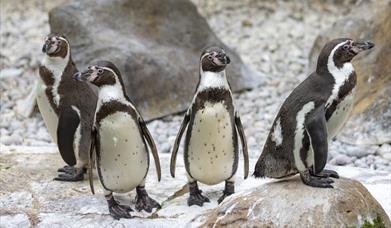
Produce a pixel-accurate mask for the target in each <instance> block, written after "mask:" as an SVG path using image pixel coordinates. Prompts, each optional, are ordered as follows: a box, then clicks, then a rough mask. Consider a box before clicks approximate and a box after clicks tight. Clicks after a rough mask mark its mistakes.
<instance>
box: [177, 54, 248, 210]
mask: <svg viewBox="0 0 391 228" xmlns="http://www.w3.org/2000/svg"><path fill="white" fill-rule="evenodd" d="M229 63H230V58H229V56H227V55H226V53H225V51H224V49H222V48H220V47H209V48H206V49H204V50H203V52H202V54H201V58H200V68H199V81H198V85H197V88H196V92H195V95H194V97H193V100H192V103H191V105H190V107H189V108H188V110H187V112H186V114H185V116H184V119H183V121H182V124H181V126H180V129H179V132H178V134H177V137H176V140H175V143H174V146H173V149H172V154H171V163H170V172H171V176H172V177H175V164H176V157H177V153H178V147H179V144H180V142H181V138H182V135H183V133H184V131H185V129H186V127H187V132H186V137H185V145H184V161H185V167H186V172H187V178H188V186H189V192H190V196H189V198H188V200H187V204H188V206H192V205H198V206H203V204H204V203H205V202H210V200H209V199H208V198H207V197H205V196H203V195H202V194H201V193H202V191H201V190H200V189H199V188H198V185H197V181H199V182H201V183H204V184H207V185H215V184H218V183H220V182H222V181H225V189H224V191H223V194H222V196H221V197H220V198H219V199H218V203H221V202H222V201H223V200H224V199H225V198H226V197H227V196H229V195H231V194H233V193H234V183H235V173H236V171H237V167H238V160H239V148H238V136H237V133H239V136H240V139H241V143H242V150H243V156H244V178H245V179H246V178H247V176H248V151H247V142H246V137H245V134H244V130H243V126H242V122H241V120H240V116H239V114H238V112H237V111H236V110H235V106H234V102H233V98H232V92H231V86H230V84H229V83H228V80H227V77H226V72H225V68H226V66H227V64H229ZM211 171H212V172H211Z"/></svg>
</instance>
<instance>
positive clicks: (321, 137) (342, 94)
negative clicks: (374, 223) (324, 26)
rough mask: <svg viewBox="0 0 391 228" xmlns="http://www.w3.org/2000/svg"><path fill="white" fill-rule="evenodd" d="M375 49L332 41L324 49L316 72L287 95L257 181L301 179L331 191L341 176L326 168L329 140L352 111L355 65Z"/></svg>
mask: <svg viewBox="0 0 391 228" xmlns="http://www.w3.org/2000/svg"><path fill="white" fill-rule="evenodd" d="M372 47H374V44H373V43H371V42H358V41H353V40H352V39H348V38H340V39H334V40H331V41H329V42H328V43H326V45H325V46H324V47H323V49H322V50H321V52H320V54H319V57H318V62H317V67H316V71H315V72H313V73H312V74H310V75H309V76H308V77H307V78H306V79H305V80H304V81H303V82H302V83H301V84H299V85H298V86H297V87H296V88H295V89H294V90H293V92H292V93H291V94H290V95H289V96H288V98H287V99H286V100H285V101H284V103H283V105H282V106H281V108H280V110H279V112H278V114H277V117H276V118H275V120H274V122H273V125H272V127H271V130H270V132H269V135H268V137H267V140H266V143H265V146H264V148H263V151H262V153H261V155H260V157H259V159H258V161H257V163H256V165H255V169H254V170H255V171H254V174H253V175H254V176H255V177H271V178H284V177H287V176H291V175H295V174H297V173H299V174H300V177H301V180H302V182H303V183H304V184H306V185H309V186H312V187H319V188H332V187H333V186H332V183H333V182H334V181H333V180H332V179H331V178H339V175H338V173H337V172H335V171H332V170H326V169H324V167H325V165H326V162H327V153H328V141H329V140H330V139H332V138H334V137H335V136H336V134H337V133H338V132H339V131H340V130H341V128H342V127H343V125H344V124H345V122H346V121H347V119H348V117H349V114H350V113H351V111H352V108H353V102H354V92H355V87H356V73H355V71H354V68H353V65H352V63H351V60H352V59H353V58H354V57H355V56H356V55H357V54H358V53H360V52H362V51H364V50H368V49H371V48H372Z"/></svg>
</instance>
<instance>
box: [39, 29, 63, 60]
mask: <svg viewBox="0 0 391 228" xmlns="http://www.w3.org/2000/svg"><path fill="white" fill-rule="evenodd" d="M69 48H70V47H69V42H68V40H67V38H65V36H64V35H60V34H50V35H48V36H47V37H46V38H45V43H44V45H43V46H42V52H43V53H45V54H46V55H48V56H49V57H61V58H65V57H66V56H67V54H68V52H69Z"/></svg>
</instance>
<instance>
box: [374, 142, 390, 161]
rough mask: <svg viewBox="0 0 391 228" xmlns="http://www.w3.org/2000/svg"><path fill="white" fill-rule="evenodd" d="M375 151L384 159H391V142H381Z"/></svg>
mask: <svg viewBox="0 0 391 228" xmlns="http://www.w3.org/2000/svg"><path fill="white" fill-rule="evenodd" d="M377 153H378V154H379V155H380V156H381V157H382V158H384V159H387V160H389V161H391V144H383V145H381V146H380V147H379V149H378V151H377Z"/></svg>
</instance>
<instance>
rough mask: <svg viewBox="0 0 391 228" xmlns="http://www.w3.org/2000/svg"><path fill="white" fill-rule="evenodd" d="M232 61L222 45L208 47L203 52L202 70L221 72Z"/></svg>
mask: <svg viewBox="0 0 391 228" xmlns="http://www.w3.org/2000/svg"><path fill="white" fill-rule="evenodd" d="M230 62H231V60H230V58H229V57H228V56H227V54H226V53H225V51H224V49H222V48H220V47H208V48H206V49H204V51H203V52H202V54H201V58H200V64H201V69H202V71H211V72H220V71H223V70H224V69H225V67H226V66H227V64H229V63H230Z"/></svg>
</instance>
